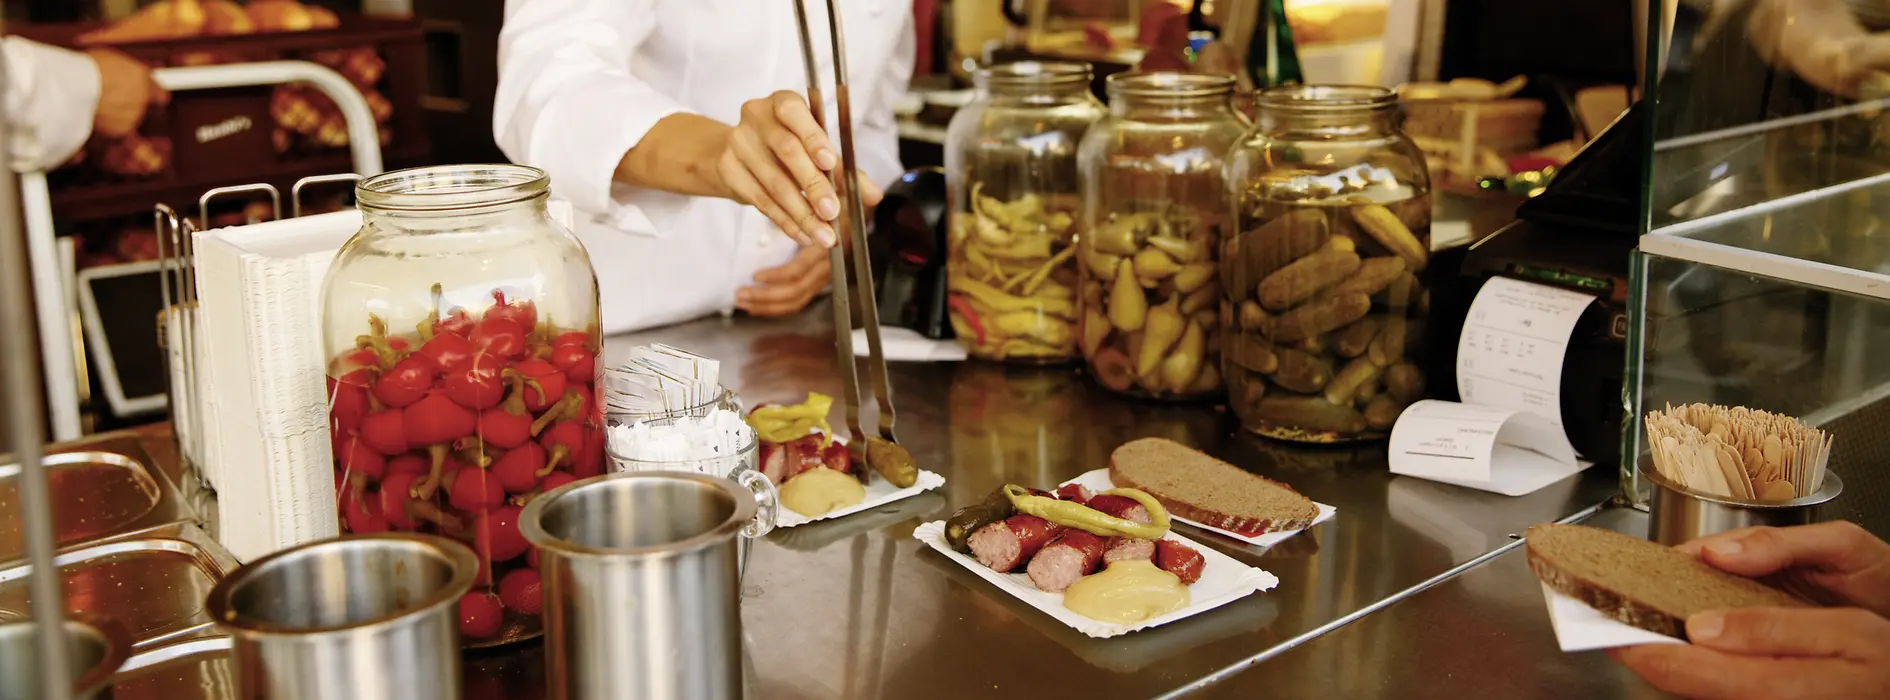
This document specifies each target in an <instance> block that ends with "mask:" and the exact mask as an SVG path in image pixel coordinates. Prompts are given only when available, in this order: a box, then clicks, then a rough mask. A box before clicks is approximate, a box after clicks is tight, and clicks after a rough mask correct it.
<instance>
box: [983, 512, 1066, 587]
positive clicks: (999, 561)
mask: <svg viewBox="0 0 1890 700" xmlns="http://www.w3.org/2000/svg"><path fill="white" fill-rule="evenodd" d="M1056 534H1057V526H1055V525H1053V524H1051V523H1050V521H1048V520H1044V519H1043V518H1039V517H1037V516H1035V515H1013V516H1011V517H1009V518H1005V519H1004V520H1000V521H998V522H995V523H991V524H990V525H986V526H984V527H981V528H978V531H977V532H973V533H971V539H970V540H969V542H970V544H971V555H972V556H974V557H977V558H978V563H980V564H983V565H985V566H988V567H991V570H992V571H999V572H1005V573H1009V572H1012V571H1016V570H1017V567H1020V566H1023V565H1024V562H1027V561H1030V558H1031V557H1032V556H1034V555H1036V554H1037V552H1038V551H1039V550H1041V549H1043V546H1044V545H1045V544H1048V543H1049V542H1050V540H1051V539H1054V538H1055V537H1056Z"/></svg>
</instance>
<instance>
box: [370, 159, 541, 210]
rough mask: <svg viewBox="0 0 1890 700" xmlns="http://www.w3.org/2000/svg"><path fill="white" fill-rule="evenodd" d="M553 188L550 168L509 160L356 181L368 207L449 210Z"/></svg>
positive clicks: (518, 198) (503, 201)
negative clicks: (507, 162)
mask: <svg viewBox="0 0 1890 700" xmlns="http://www.w3.org/2000/svg"><path fill="white" fill-rule="evenodd" d="M550 189H551V178H550V176H549V175H546V174H545V171H543V170H540V169H538V168H534V167H531V166H527V165H512V164H506V163H495V164H475V165H428V166H421V167H417V168H407V169H404V170H390V171H388V172H384V173H381V174H379V175H374V176H370V177H366V178H362V179H361V181H360V182H358V183H356V184H355V187H354V193H355V200H356V202H357V203H358V204H359V206H361V207H362V208H364V209H381V210H392V211H447V210H455V209H467V208H473V207H486V206H495V205H501V204H511V203H514V202H521V201H525V200H528V199H532V198H535V197H540V196H543V195H544V194H545V193H546V192H548V191H549V190H550Z"/></svg>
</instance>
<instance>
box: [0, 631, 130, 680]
mask: <svg viewBox="0 0 1890 700" xmlns="http://www.w3.org/2000/svg"><path fill="white" fill-rule="evenodd" d="M38 638H39V623H37V622H34V621H32V620H27V621H24V622H13V623H8V624H4V625H0V700H39V698H42V697H45V696H46V692H45V688H44V687H43V686H42V684H44V683H46V682H48V679H47V678H46V675H45V674H43V673H41V672H40V671H41V666H40V663H39V644H38V641H37V640H38ZM66 644H67V648H68V649H71V650H72V651H71V652H70V653H69V654H68V655H67V659H68V660H69V661H70V662H71V670H70V671H69V672H67V673H66V674H64V677H65V678H66V679H69V682H71V683H72V697H73V700H91V699H92V698H105V697H110V695H109V694H107V693H106V692H105V691H106V688H108V687H110V685H111V677H112V674H113V673H117V672H118V667H119V666H123V665H124V663H125V659H126V658H128V657H129V656H130V655H131V639H130V638H129V637H128V636H127V635H126V634H125V632H124V631H123V630H122V629H119V628H118V627H117V626H116V625H114V624H112V623H110V622H108V621H98V622H91V621H86V620H81V619H67V620H66Z"/></svg>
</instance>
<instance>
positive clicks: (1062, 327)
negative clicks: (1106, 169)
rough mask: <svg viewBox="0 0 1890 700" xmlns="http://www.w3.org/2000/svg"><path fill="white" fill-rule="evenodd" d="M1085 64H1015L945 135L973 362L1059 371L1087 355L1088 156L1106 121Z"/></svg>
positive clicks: (961, 325)
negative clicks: (1081, 252) (1080, 324)
mask: <svg viewBox="0 0 1890 700" xmlns="http://www.w3.org/2000/svg"><path fill="white" fill-rule="evenodd" d="M1089 75H1090V74H1089V66H1088V65H1086V64H1082V63H1032V62H1024V63H1009V64H1003V65H997V66H992V67H990V68H986V69H984V70H981V71H979V72H978V74H977V85H978V97H977V99H976V100H974V101H973V102H972V103H971V104H969V105H966V106H965V108H963V109H960V110H959V111H958V113H957V114H956V115H954V116H953V117H952V123H951V126H950V128H949V129H948V130H947V133H946V137H945V172H946V182H947V183H948V184H949V186H950V190H951V197H952V215H951V234H950V237H949V238H948V239H947V242H946V255H947V264H946V270H947V278H946V293H947V296H946V303H947V305H948V307H949V312H950V318H951V323H952V330H953V331H954V332H955V333H956V334H957V336H958V342H959V343H960V344H962V345H964V346H965V349H966V350H967V351H968V352H969V353H970V355H971V356H973V357H978V358H982V359H987V360H999V361H1004V362H1012V363H1020V364H1054V363H1060V362H1067V361H1069V360H1070V359H1072V358H1075V357H1076V356H1077V334H1076V325H1077V302H1076V281H1077V280H1076V277H1077V272H1076V260H1075V254H1076V249H1075V236H1076V228H1077V227H1076V223H1077V218H1078V217H1079V216H1080V215H1081V213H1082V212H1081V209H1080V206H1079V205H1080V201H1079V200H1080V197H1079V196H1078V191H1079V185H1080V183H1079V180H1078V178H1077V172H1076V148H1077V144H1078V143H1079V142H1080V141H1081V140H1082V138H1083V133H1084V132H1085V131H1087V130H1088V129H1089V127H1090V125H1091V124H1093V123H1095V122H1096V120H1097V119H1100V118H1101V117H1102V115H1103V106H1102V103H1101V102H1099V101H1097V100H1096V98H1095V96H1093V95H1091V94H1090V92H1089V85H1090V78H1089Z"/></svg>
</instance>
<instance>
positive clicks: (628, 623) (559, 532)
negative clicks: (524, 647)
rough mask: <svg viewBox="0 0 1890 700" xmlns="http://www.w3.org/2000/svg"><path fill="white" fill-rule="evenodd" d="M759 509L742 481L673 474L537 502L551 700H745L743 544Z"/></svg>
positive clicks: (639, 476)
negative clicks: (740, 562) (739, 699)
mask: <svg viewBox="0 0 1890 700" xmlns="http://www.w3.org/2000/svg"><path fill="white" fill-rule="evenodd" d="M755 509H756V505H755V499H754V497H753V495H752V494H751V493H749V492H748V491H747V490H746V489H744V488H742V487H741V486H738V485H736V483H735V482H733V481H730V480H728V479H726V478H721V477H716V476H709V475H704V474H691V473H685V472H673V471H652V472H624V473H617V474H606V475H604V476H599V477H593V478H590V479H585V480H583V481H579V482H575V483H571V484H566V485H564V486H561V487H558V488H557V489H554V490H552V491H550V492H548V493H545V494H541V495H539V496H538V497H537V498H534V499H532V501H531V503H530V504H527V505H526V506H525V511H524V513H522V514H521V515H520V516H519V530H520V531H521V532H523V533H524V535H525V539H526V540H527V541H529V542H531V543H532V545H533V546H535V547H538V557H539V571H540V572H541V573H542V574H543V575H544V582H543V590H544V600H545V604H544V624H545V676H546V683H547V685H548V687H549V691H550V697H551V698H554V699H560V700H562V699H572V698H582V699H590V698H599V699H601V698H639V699H640V700H670V699H678V698H688V699H691V700H697V699H717V698H736V697H740V696H741V693H742V666H741V663H742V637H741V598H740V582H739V574H738V572H737V559H738V556H739V555H738V550H739V546H738V542H739V541H740V538H739V535H740V532H741V530H742V528H743V527H746V526H749V525H750V524H751V523H752V522H753V520H754V518H755Z"/></svg>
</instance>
